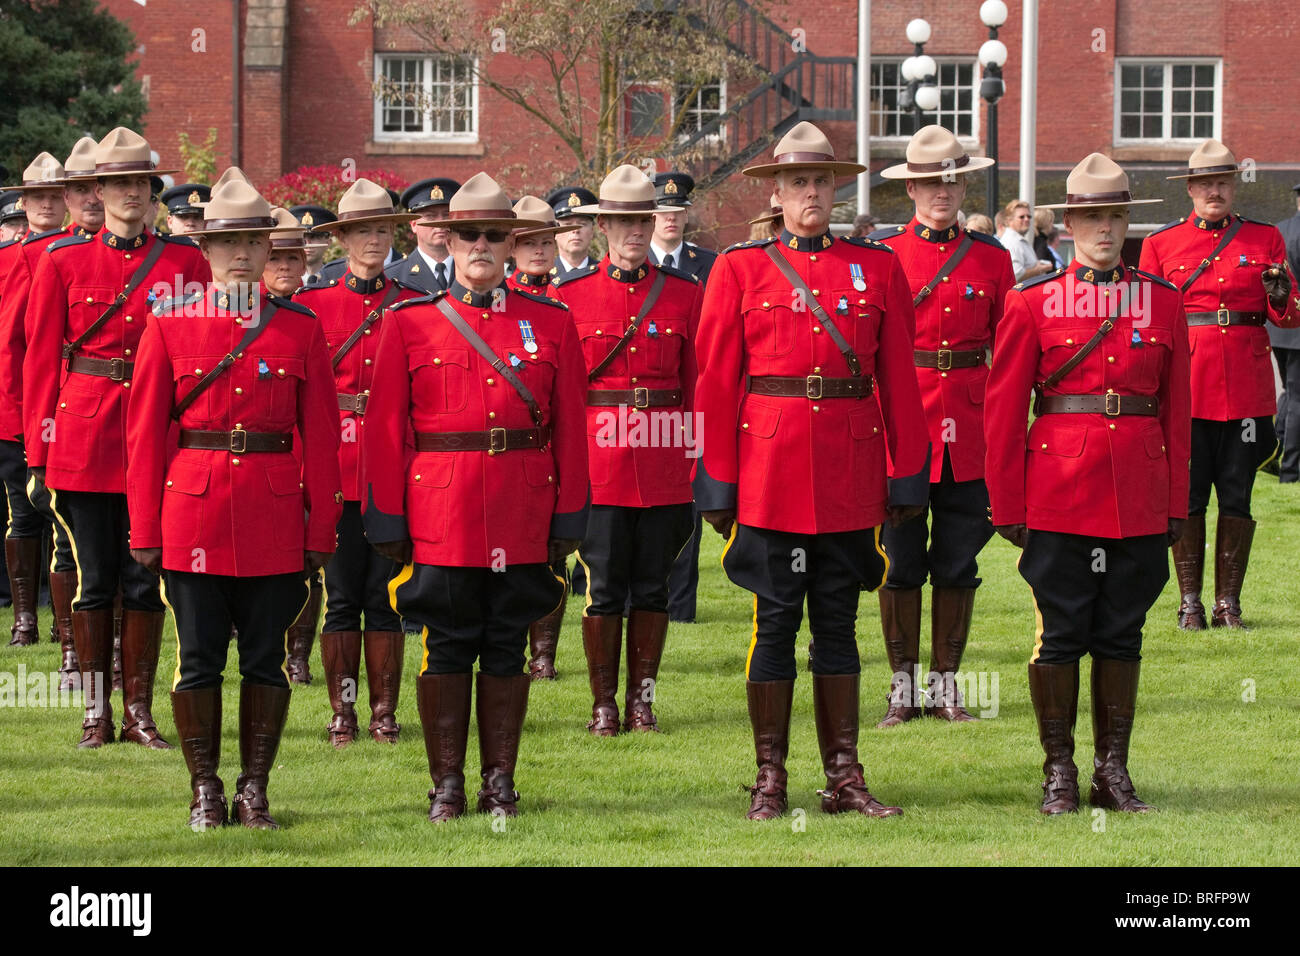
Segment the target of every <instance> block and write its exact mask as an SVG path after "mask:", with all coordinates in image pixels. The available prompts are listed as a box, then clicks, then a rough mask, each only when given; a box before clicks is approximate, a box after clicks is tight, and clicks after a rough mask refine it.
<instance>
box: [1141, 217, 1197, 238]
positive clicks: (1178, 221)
mask: <svg viewBox="0 0 1300 956" xmlns="http://www.w3.org/2000/svg"><path fill="white" fill-rule="evenodd" d="M1186 221H1187V219H1186V218H1185V217H1184V218H1183V219H1175V220H1174V221H1173V222H1167V223H1165V224H1164V225H1163V226H1161V227H1160V228H1159V229H1152V230H1151V231H1150V232H1149V233H1147V238H1148V239H1149V238H1150V237H1152V236H1154V235H1155V234H1156V233H1158V232H1164V231H1165V230H1166V229H1172V228H1174V226H1181V225H1182V224H1183V223H1185V222H1186Z"/></svg>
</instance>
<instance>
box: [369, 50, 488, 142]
mask: <svg viewBox="0 0 1300 956" xmlns="http://www.w3.org/2000/svg"><path fill="white" fill-rule="evenodd" d="M374 112H375V121H374V122H375V132H374V137H375V140H376V141H387V142H400V141H405V140H449V141H459V142H473V141H475V140H477V139H478V83H476V82H475V80H474V59H473V57H468V56H452V55H449V54H431V55H430V54H419V53H381V54H377V55H376V56H375V109H374Z"/></svg>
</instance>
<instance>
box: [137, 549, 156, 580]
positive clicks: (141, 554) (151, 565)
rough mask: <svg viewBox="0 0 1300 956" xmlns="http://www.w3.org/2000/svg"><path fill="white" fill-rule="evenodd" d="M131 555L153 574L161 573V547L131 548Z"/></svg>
mask: <svg viewBox="0 0 1300 956" xmlns="http://www.w3.org/2000/svg"><path fill="white" fill-rule="evenodd" d="M131 557H132V558H134V559H135V562H136V564H142V565H144V566H145V567H146V568H148V569H149V570H150V571H152V572H153V573H154V574H161V573H162V548H132V549H131Z"/></svg>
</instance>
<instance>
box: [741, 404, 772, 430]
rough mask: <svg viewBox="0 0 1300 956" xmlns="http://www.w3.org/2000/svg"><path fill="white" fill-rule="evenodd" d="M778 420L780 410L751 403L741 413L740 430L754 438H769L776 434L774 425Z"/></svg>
mask: <svg viewBox="0 0 1300 956" xmlns="http://www.w3.org/2000/svg"><path fill="white" fill-rule="evenodd" d="M780 420H781V409H779V408H773V407H772V406H771V405H759V404H756V403H751V404H749V405H748V406H747V407H746V408H745V409H744V410H743V412H742V413H741V417H740V430H741V432H742V433H744V434H748V435H753V436H754V437H755V438H771V437H772V436H773V435H775V434H776V423H777V422H778V421H780Z"/></svg>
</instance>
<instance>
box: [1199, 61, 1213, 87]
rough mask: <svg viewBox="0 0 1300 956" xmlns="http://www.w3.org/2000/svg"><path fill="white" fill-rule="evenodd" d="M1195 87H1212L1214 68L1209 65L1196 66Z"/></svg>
mask: <svg viewBox="0 0 1300 956" xmlns="http://www.w3.org/2000/svg"><path fill="white" fill-rule="evenodd" d="M1196 85H1197V86H1213V85H1214V66H1213V64H1210V63H1202V64H1198V65H1197V67H1196Z"/></svg>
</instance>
